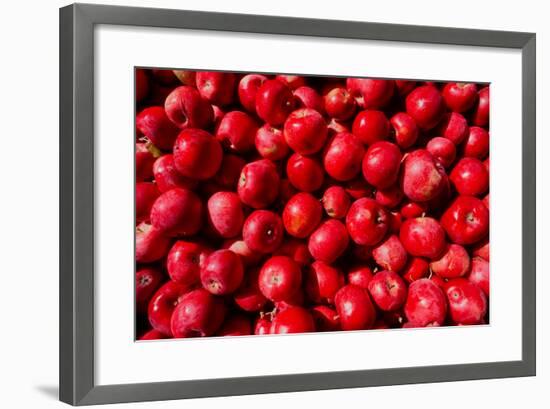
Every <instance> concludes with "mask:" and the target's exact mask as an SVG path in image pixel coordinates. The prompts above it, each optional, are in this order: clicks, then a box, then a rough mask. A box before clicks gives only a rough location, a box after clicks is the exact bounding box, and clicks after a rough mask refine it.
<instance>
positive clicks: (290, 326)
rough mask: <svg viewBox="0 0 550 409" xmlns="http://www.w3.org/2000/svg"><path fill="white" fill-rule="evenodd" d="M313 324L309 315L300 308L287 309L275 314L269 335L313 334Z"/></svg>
mask: <svg viewBox="0 0 550 409" xmlns="http://www.w3.org/2000/svg"><path fill="white" fill-rule="evenodd" d="M314 331H315V322H314V321H313V317H312V316H311V314H310V313H309V312H308V311H307V310H306V309H304V308H302V307H294V306H293V307H289V308H286V309H285V310H283V311H280V312H278V313H277V314H275V317H274V318H273V321H272V322H271V328H270V331H269V333H270V334H294V333H302V332H314Z"/></svg>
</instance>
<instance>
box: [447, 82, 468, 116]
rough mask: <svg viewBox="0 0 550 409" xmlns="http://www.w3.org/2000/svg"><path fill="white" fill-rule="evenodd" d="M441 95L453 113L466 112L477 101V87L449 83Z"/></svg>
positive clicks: (461, 83) (460, 83)
mask: <svg viewBox="0 0 550 409" xmlns="http://www.w3.org/2000/svg"><path fill="white" fill-rule="evenodd" d="M441 95H442V96H443V99H444V100H445V104H446V105H447V106H448V107H449V108H450V109H451V110H452V111H455V112H466V111H468V110H469V109H470V108H471V107H473V106H474V104H475V103H476V101H477V86H476V84H472V83H463V82H448V83H447V84H445V86H444V87H443V91H442V92H441Z"/></svg>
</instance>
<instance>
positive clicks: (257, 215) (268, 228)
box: [243, 210, 284, 254]
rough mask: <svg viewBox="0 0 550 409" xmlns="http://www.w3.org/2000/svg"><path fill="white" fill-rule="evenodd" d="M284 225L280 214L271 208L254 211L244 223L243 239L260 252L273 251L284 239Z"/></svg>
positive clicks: (251, 248) (249, 246) (253, 249)
mask: <svg viewBox="0 0 550 409" xmlns="http://www.w3.org/2000/svg"><path fill="white" fill-rule="evenodd" d="M283 236H284V227H283V222H282V220H281V218H280V217H279V215H278V214H276V213H274V212H271V211H269V210H256V211H254V212H252V213H251V214H250V215H249V216H248V217H247V219H246V220H245V222H244V225H243V239H244V242H245V243H246V245H247V246H248V248H249V249H250V250H252V251H256V252H258V253H262V254H263V253H273V252H274V251H275V250H277V248H279V246H280V245H281V243H282V241H283Z"/></svg>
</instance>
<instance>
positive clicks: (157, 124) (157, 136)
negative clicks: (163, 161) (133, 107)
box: [136, 106, 179, 150]
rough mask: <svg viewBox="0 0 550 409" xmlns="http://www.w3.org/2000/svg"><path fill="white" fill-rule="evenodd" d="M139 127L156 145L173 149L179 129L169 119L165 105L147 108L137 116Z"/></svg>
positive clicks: (165, 148)
mask: <svg viewBox="0 0 550 409" xmlns="http://www.w3.org/2000/svg"><path fill="white" fill-rule="evenodd" d="M136 127H137V129H138V130H139V131H140V132H141V133H142V134H143V135H145V136H146V137H147V138H148V139H149V140H150V141H151V142H152V143H153V144H154V145H155V146H156V147H158V148H160V149H164V150H168V149H172V145H173V144H174V141H175V140H176V136H177V135H178V132H179V129H178V128H177V127H176V126H175V125H174V124H173V123H172V122H171V121H170V119H168V116H166V112H165V111H164V108H163V107H158V106H153V107H149V108H145V109H144V110H143V111H141V112H140V113H139V114H138V116H137V117H136Z"/></svg>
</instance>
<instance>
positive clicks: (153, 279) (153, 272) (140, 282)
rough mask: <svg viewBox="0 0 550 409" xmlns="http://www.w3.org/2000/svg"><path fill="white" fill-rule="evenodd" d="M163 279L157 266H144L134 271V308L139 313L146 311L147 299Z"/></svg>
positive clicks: (148, 299)
mask: <svg viewBox="0 0 550 409" xmlns="http://www.w3.org/2000/svg"><path fill="white" fill-rule="evenodd" d="M163 279H164V276H163V274H162V272H161V271H160V270H159V269H157V268H152V267H144V268H140V269H139V270H137V271H136V310H137V312H138V313H139V314H142V313H146V312H147V306H148V305H149V301H150V300H151V297H152V296H153V294H154V293H155V291H157V290H158V288H159V287H160V285H161V284H162V281H163Z"/></svg>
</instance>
